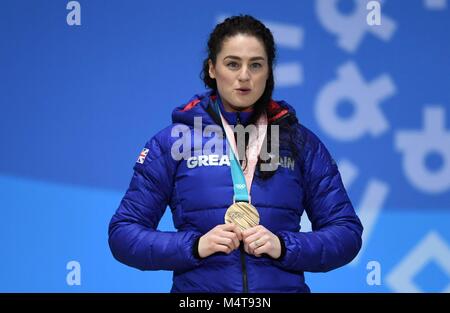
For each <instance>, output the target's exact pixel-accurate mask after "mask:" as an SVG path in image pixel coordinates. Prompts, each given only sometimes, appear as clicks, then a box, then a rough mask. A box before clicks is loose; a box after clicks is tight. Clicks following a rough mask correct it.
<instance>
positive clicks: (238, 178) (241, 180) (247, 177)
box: [214, 100, 267, 203]
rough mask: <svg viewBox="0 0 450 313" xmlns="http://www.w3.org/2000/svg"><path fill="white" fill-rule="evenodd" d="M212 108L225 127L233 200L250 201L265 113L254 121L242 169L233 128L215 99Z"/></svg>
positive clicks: (264, 125)
mask: <svg viewBox="0 0 450 313" xmlns="http://www.w3.org/2000/svg"><path fill="white" fill-rule="evenodd" d="M214 109H215V110H216V112H217V114H218V115H219V116H220V119H221V120H222V125H223V127H224V129H225V135H226V138H227V142H228V145H229V146H230V147H231V150H230V153H229V158H230V167H231V178H232V180H233V189H234V197H233V202H238V201H245V202H249V203H250V190H251V186H252V181H253V176H254V174H255V168H256V163H257V162H258V155H259V151H261V147H262V144H263V141H264V137H265V136H266V132H267V115H266V114H265V113H263V114H261V116H260V117H259V118H258V121H257V122H256V132H255V131H254V129H252V131H251V132H250V138H249V144H248V152H249V153H248V158H247V167H246V169H245V171H242V167H241V165H240V164H239V161H238V159H237V158H236V156H239V155H238V150H237V145H236V142H235V140H234V134H233V129H232V128H231V126H230V124H228V122H227V120H226V119H225V118H224V117H223V116H222V113H221V112H220V108H219V105H218V104H217V100H216V101H214Z"/></svg>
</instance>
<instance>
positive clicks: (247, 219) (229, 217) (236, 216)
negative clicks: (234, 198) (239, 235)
mask: <svg viewBox="0 0 450 313" xmlns="http://www.w3.org/2000/svg"><path fill="white" fill-rule="evenodd" d="M225 223H233V224H235V225H237V226H239V227H240V228H241V230H246V229H248V228H251V227H254V226H256V225H258V224H259V213H258V210H256V208H255V207H254V206H253V205H251V204H250V203H248V202H235V203H233V204H232V205H231V206H230V207H229V208H228V209H227V212H226V213H225Z"/></svg>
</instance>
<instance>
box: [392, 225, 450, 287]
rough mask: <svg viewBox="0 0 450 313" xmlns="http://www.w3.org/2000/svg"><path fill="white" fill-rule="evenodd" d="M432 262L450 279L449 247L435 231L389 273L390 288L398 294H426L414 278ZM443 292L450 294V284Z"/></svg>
mask: <svg viewBox="0 0 450 313" xmlns="http://www.w3.org/2000/svg"><path fill="white" fill-rule="evenodd" d="M432 261H434V262H436V264H438V265H439V266H440V268H441V269H442V270H443V271H444V272H445V274H447V276H448V278H450V249H449V246H448V245H447V243H446V242H445V240H444V239H442V238H441V237H440V236H439V234H438V233H436V232H434V231H431V232H429V233H428V234H427V235H426V236H425V237H424V238H423V239H422V240H421V241H420V242H419V243H418V244H417V245H416V247H414V248H413V249H412V250H411V251H410V252H409V253H408V254H407V255H406V256H405V257H404V258H403V260H401V261H400V262H399V263H398V264H397V266H396V267H395V268H394V269H393V270H392V271H391V272H390V273H389V275H388V276H387V278H386V281H387V283H388V285H389V287H391V288H392V289H393V290H394V291H396V292H424V290H421V288H420V287H419V286H417V284H416V283H415V282H414V277H415V276H416V275H417V274H418V273H419V272H420V271H421V270H422V269H423V268H425V266H427V264H429V263H430V262H432ZM442 292H450V283H449V284H448V285H447V286H446V287H445V288H444V290H442Z"/></svg>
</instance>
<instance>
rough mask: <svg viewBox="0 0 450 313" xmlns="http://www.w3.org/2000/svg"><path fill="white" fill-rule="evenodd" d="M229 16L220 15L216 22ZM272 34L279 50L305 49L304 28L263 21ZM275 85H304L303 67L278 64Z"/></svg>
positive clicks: (291, 63)
mask: <svg viewBox="0 0 450 313" xmlns="http://www.w3.org/2000/svg"><path fill="white" fill-rule="evenodd" d="M226 17H227V16H226V15H220V16H219V17H218V18H217V19H216V21H217V22H222V21H223V20H224V19H225V18H226ZM262 22H263V23H264V24H265V25H266V26H267V27H268V28H269V29H270V30H271V32H272V34H273V37H274V39H275V43H276V45H277V47H279V48H287V49H294V50H300V49H302V48H303V42H304V31H303V28H302V27H299V26H295V25H290V24H286V23H277V22H270V21H262ZM274 78H275V84H276V86H278V87H292V86H299V85H301V84H303V81H304V74H303V66H302V64H300V63H299V62H283V63H280V64H277V66H276V67H275V71H274Z"/></svg>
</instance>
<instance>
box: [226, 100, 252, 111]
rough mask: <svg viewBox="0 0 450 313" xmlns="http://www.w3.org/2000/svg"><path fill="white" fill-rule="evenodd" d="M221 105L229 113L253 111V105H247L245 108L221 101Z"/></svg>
mask: <svg viewBox="0 0 450 313" xmlns="http://www.w3.org/2000/svg"><path fill="white" fill-rule="evenodd" d="M222 105H223V108H224V110H225V111H227V112H231V113H236V112H252V111H253V105H251V106H249V107H247V108H240V107H235V106H233V105H231V104H229V103H227V102H224V101H222Z"/></svg>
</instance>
